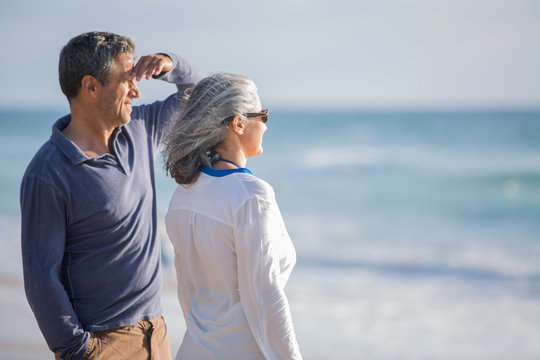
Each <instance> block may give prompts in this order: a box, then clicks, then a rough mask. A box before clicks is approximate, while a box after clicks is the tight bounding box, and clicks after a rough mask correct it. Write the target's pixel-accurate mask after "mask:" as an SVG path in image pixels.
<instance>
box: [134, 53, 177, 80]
mask: <svg viewBox="0 0 540 360" xmlns="http://www.w3.org/2000/svg"><path fill="white" fill-rule="evenodd" d="M170 62H171V61H170V60H169V58H168V57H166V56H163V55H160V54H153V55H146V56H142V57H141V58H140V59H139V61H138V62H137V64H135V66H134V67H133V72H132V75H133V76H134V77H135V79H136V80H137V81H140V80H141V79H142V78H143V77H146V79H150V78H151V77H152V76H154V75H159V74H161V72H163V71H168V70H169V69H167V68H170V67H172V66H171V64H170Z"/></svg>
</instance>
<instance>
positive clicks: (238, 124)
mask: <svg viewBox="0 0 540 360" xmlns="http://www.w3.org/2000/svg"><path fill="white" fill-rule="evenodd" d="M230 128H231V129H232V131H234V132H235V133H237V134H238V135H242V134H244V130H245V129H246V125H245V124H244V123H243V122H242V119H241V118H240V116H238V115H237V116H235V117H234V118H233V119H232V121H231V126H230Z"/></svg>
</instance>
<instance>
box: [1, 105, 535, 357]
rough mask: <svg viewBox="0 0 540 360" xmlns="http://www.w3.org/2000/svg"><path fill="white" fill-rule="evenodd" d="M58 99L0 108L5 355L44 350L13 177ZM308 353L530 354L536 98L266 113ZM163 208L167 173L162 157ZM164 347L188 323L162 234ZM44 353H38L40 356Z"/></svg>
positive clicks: (271, 169) (268, 156)
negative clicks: (504, 107) (430, 107)
mask: <svg viewBox="0 0 540 360" xmlns="http://www.w3.org/2000/svg"><path fill="white" fill-rule="evenodd" d="M61 115H63V113H62V111H10V110H0V124H1V126H2V129H3V131H2V132H1V133H0V149H1V152H2V154H3V155H2V157H1V160H0V161H1V163H0V167H1V169H2V173H1V176H0V185H1V186H0V224H1V226H2V233H3V235H2V237H1V240H0V249H1V255H0V304H1V306H0V309H1V310H0V311H1V315H2V317H3V318H4V319H7V326H6V323H5V322H4V327H3V330H0V358H2V359H4V358H6V359H7V358H10V359H34V358H36V354H41V355H40V357H37V358H41V356H45V357H47V356H48V355H47V352H46V347H45V345H44V341H43V340H42V338H41V334H40V333H39V329H38V328H37V325H36V324H35V321H34V320H33V317H32V314H31V312H30V309H29V307H28V305H27V303H26V300H25V298H24V292H23V290H22V275H21V265H20V250H19V247H20V240H19V234H20V229H19V227H20V218H19V205H18V201H19V184H20V179H21V177H22V174H23V172H24V170H25V168H26V166H27V164H28V162H29V161H30V159H31V158H32V156H33V154H34V153H35V152H36V150H37V149H38V148H39V147H40V146H41V144H42V143H44V142H45V141H46V140H47V139H48V138H49V136H50V132H51V126H52V124H53V123H54V121H55V120H56V119H57V118H58V117H60V116H61ZM267 125H268V132H267V133H266V134H265V137H264V142H263V147H264V154H263V155H261V156H258V157H256V158H252V159H250V160H249V161H248V167H249V168H250V169H251V170H252V171H253V173H254V174H255V175H257V176H258V177H260V178H262V179H265V180H266V181H268V182H269V183H270V184H271V185H272V186H273V187H274V190H275V192H276V197H277V200H278V203H279V206H280V209H281V211H282V214H283V217H284V220H285V223H286V225H287V228H288V231H289V233H290V236H291V238H292V240H293V242H294V244H295V246H296V251H297V258H298V260H297V265H296V267H295V270H294V271H293V274H292V276H291V280H290V282H289V284H288V285H287V289H286V290H287V294H288V297H289V301H290V304H291V310H292V313H293V321H294V324H295V328H296V333H297V336H298V341H299V345H300V349H301V351H302V353H303V355H304V358H305V359H306V360H323V359H345V360H346V359H396V358H399V359H490V360H491V359H509V358H512V359H538V358H540V342H539V341H538V335H537V334H538V333H539V331H540V112H532V111H403V112H398V111H392V112H390V111H388V112H385V111H349V112H346V111H341V112H338V111H335V112H332V111H311V112H291V111H274V112H272V111H271V113H270V119H269V121H268V124H267ZM156 174H157V190H158V208H159V213H160V215H161V216H163V215H164V214H165V213H166V210H167V206H168V201H169V199H170V197H171V195H172V192H173V191H174V188H175V186H176V185H175V184H174V181H172V180H171V179H169V178H167V177H166V176H165V175H164V172H163V170H162V168H161V162H159V166H158V167H157V168H156ZM163 259H164V262H163V263H164V270H165V274H166V277H167V279H168V280H167V281H166V286H165V289H164V308H165V315H166V319H167V321H168V324H169V330H170V334H169V335H170V339H171V346H172V347H173V354H174V353H175V352H176V348H177V346H178V345H179V343H180V341H181V337H182V335H183V331H184V329H185V325H184V324H183V319H182V316H181V314H180V310H179V307H178V304H177V301H176V295H175V290H174V275H171V274H173V272H172V267H173V265H172V254H171V247H170V245H168V243H167V240H166V239H164V253H163ZM43 354H44V355H43Z"/></svg>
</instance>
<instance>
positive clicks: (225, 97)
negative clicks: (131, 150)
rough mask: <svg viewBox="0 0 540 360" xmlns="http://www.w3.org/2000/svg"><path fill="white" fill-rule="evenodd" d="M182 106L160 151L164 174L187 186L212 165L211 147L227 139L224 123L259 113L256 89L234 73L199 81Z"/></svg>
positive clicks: (221, 74) (247, 80)
mask: <svg viewBox="0 0 540 360" xmlns="http://www.w3.org/2000/svg"><path fill="white" fill-rule="evenodd" d="M183 100H184V101H185V107H184V108H183V109H184V110H183V111H182V112H181V113H179V115H178V116H177V118H176V119H174V120H173V121H172V122H171V125H170V127H169V129H168V135H167V136H166V138H165V148H164V151H163V158H164V163H165V164H164V165H165V171H166V172H167V174H169V175H170V176H171V177H173V178H174V179H175V180H176V182H177V183H178V184H191V183H193V182H194V181H195V180H197V177H198V176H199V173H200V171H201V168H202V167H203V166H209V167H211V166H212V157H213V155H215V150H214V149H215V147H216V146H217V145H219V144H220V143H221V142H222V141H224V140H225V138H226V137H227V126H228V125H229V122H228V121H224V120H225V119H227V118H229V117H231V116H239V117H240V119H241V121H242V122H244V123H245V122H247V121H248V118H247V117H246V116H244V115H243V114H245V113H248V112H253V111H259V110H260V109H258V108H257V107H258V106H260V100H259V95H258V93H257V87H256V86H255V84H254V83H253V81H252V80H250V79H249V78H247V77H245V76H243V75H237V74H223V73H220V74H214V75H212V76H209V77H207V78H204V79H203V80H201V81H200V82H199V83H198V84H197V85H196V86H195V88H193V90H192V91H191V93H188V94H186V95H185V96H184V99H183Z"/></svg>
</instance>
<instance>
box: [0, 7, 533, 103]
mask: <svg viewBox="0 0 540 360" xmlns="http://www.w3.org/2000/svg"><path fill="white" fill-rule="evenodd" d="M0 20H1V23H0V30H1V33H2V37H0V48H1V49H2V56H1V57H0V72H1V73H0V74H1V79H2V81H1V84H0V106H31V107H34V108H36V107H37V108H43V107H51V108H63V107H66V106H67V105H66V104H67V103H66V101H65V99H64V97H63V95H62V94H61V91H60V88H59V85H58V80H57V61H58V53H59V51H60V49H61V48H62V46H63V45H64V44H65V43H66V42H67V41H68V40H69V39H70V38H71V37H73V36H75V35H77V34H80V33H82V32H86V31H90V30H106V31H112V32H116V33H119V34H122V35H128V36H131V37H133V38H134V39H135V41H136V42H137V53H138V54H144V53H148V52H158V51H173V52H177V53H179V54H181V55H183V56H185V57H186V58H188V59H190V60H192V61H193V62H194V63H195V64H197V65H198V66H199V68H200V69H201V70H203V71H204V72H206V73H213V72H217V71H227V72H238V73H242V74H245V75H247V76H249V77H251V78H252V79H253V80H254V81H255V82H256V83H257V85H258V87H259V89H260V93H261V99H262V101H263V104H264V105H265V106H269V107H288V108H296V107H303V108H306V107H334V108H342V107H347V108H350V107H358V108H396V107H397V108H422V107H430V108H432V107H444V108H454V107H481V108H485V107H521V106H525V107H536V108H540V1H537V0H535V1H533V0H395V1H391V0H373V1H362V0H329V1H320V0H311V1H307V0H288V1H285V0H274V1H269V0H267V1H258V0H240V1H234V0H230V1H217V0H215V1H203V0H200V1H178V0H176V1H173V0H169V1H167V0H158V1H149V0H146V1H140V0H134V1H129V2H120V1H114V0H108V1H106V0H93V1H84V2H80V1H67V0H65V1H60V0H47V1H43V0H39V1H38V0H26V1H25V0H2V2H1V3H0ZM156 83H157V84H156ZM140 88H141V91H142V92H143V98H142V99H141V101H150V100H152V99H155V98H157V97H161V96H164V95H166V94H168V93H170V92H171V91H172V88H171V87H170V86H167V85H166V84H161V83H159V82H156V81H154V82H153V83H152V82H151V81H150V82H148V83H144V84H141V86H140Z"/></svg>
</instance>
